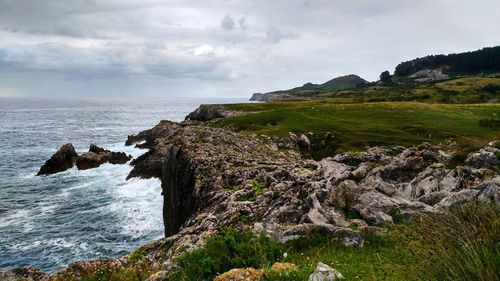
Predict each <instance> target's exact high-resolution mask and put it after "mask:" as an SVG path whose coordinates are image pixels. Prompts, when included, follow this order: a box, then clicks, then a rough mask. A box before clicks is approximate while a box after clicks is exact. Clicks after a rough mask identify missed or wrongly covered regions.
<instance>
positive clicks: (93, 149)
mask: <svg viewBox="0 0 500 281" xmlns="http://www.w3.org/2000/svg"><path fill="white" fill-rule="evenodd" d="M130 159H132V156H130V155H127V154H125V153H123V152H112V151H109V150H106V149H104V148H101V147H98V146H97V145H95V144H90V148H89V151H88V152H86V153H84V154H82V155H80V156H78V154H77V153H76V151H75V148H74V147H73V145H72V144H71V143H67V144H65V145H63V146H61V148H60V149H59V150H58V151H57V152H56V153H54V155H52V157H51V158H50V159H49V160H47V161H46V162H45V164H44V165H43V166H42V167H41V168H40V171H39V172H38V174H37V176H40V175H49V174H55V173H59V172H63V171H66V170H67V169H70V168H73V166H74V165H75V164H76V167H77V168H78V170H86V169H92V168H97V167H99V166H100V165H101V164H104V163H111V164H125V163H127V162H128V161H129V160H130Z"/></svg>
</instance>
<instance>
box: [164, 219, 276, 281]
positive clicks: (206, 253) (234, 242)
mask: <svg viewBox="0 0 500 281" xmlns="http://www.w3.org/2000/svg"><path fill="white" fill-rule="evenodd" d="M283 252H284V246H283V245H282V244H280V243H278V242H276V241H273V240H270V239H269V238H267V237H265V235H260V236H256V235H254V234H253V233H251V232H248V231H243V232H242V231H239V230H237V229H231V228H228V229H222V230H221V231H220V232H219V233H218V234H216V235H214V236H211V237H210V238H208V239H207V241H206V244H205V247H204V248H203V249H197V250H194V251H191V252H187V253H185V254H183V255H182V256H181V257H179V259H178V260H177V261H178V264H179V268H181V269H180V270H179V272H177V274H176V276H175V277H174V280H213V278H214V277H215V276H216V275H217V274H220V273H224V272H226V271H228V270H230V269H232V268H242V267H254V268H261V267H264V266H267V265H270V264H272V263H273V262H275V261H277V260H278V259H279V257H281V256H282V254H283Z"/></svg>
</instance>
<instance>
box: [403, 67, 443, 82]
mask: <svg viewBox="0 0 500 281" xmlns="http://www.w3.org/2000/svg"><path fill="white" fill-rule="evenodd" d="M445 69H446V67H438V68H436V69H422V70H420V71H417V72H415V73H413V74H412V75H410V76H408V78H410V79H413V80H415V81H416V82H428V81H436V80H445V79H449V78H450V77H449V76H448V75H446V74H444V73H443V71H444V70H445Z"/></svg>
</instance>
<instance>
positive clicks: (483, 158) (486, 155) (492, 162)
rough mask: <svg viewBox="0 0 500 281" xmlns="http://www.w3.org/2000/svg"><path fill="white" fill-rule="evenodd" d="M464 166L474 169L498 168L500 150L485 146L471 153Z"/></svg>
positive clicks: (499, 164)
mask: <svg viewBox="0 0 500 281" xmlns="http://www.w3.org/2000/svg"><path fill="white" fill-rule="evenodd" d="M465 164H466V165H468V166H471V167H474V168H493V169H495V168H499V167H500V149H497V148H495V147H493V146H487V147H485V148H482V149H480V150H479V151H477V152H472V153H471V154H469V156H467V159H465Z"/></svg>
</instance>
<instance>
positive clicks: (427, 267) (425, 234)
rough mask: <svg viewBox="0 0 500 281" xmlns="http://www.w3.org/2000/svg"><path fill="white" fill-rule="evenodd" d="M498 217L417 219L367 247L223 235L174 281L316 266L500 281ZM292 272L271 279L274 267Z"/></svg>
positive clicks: (301, 274)
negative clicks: (242, 270)
mask: <svg viewBox="0 0 500 281" xmlns="http://www.w3.org/2000/svg"><path fill="white" fill-rule="evenodd" d="M499 214H500V209H499V207H498V206H497V205H488V204H483V205H478V204H473V205H466V206H464V207H463V208H460V209H456V210H453V211H452V212H449V213H446V214H444V215H432V216H423V217H421V218H417V219H415V220H412V221H405V222H404V223H403V224H396V225H393V226H389V231H388V233H386V234H379V235H374V234H371V235H368V236H367V237H366V241H365V246H364V247H363V248H361V249H354V248H350V247H345V246H343V245H342V244H341V243H340V241H338V239H336V238H334V237H332V236H331V235H329V234H326V233H313V234H311V235H308V236H307V237H303V238H300V239H297V240H293V241H289V242H287V243H284V244H282V243H278V242H276V241H272V240H270V239H268V238H266V237H264V236H262V235H261V236H255V235H253V234H251V233H249V232H241V231H238V230H236V229H224V230H223V231H222V232H220V233H219V234H216V235H214V236H212V237H211V238H209V239H208V240H207V243H206V245H205V248H201V249H198V250H194V251H192V252H189V253H186V254H184V255H182V256H181V257H180V258H179V260H178V261H179V265H180V268H181V269H180V271H179V272H178V273H177V275H176V276H175V278H174V280H213V278H214V277H215V276H216V275H218V274H220V273H223V272H226V271H228V270H230V269H232V268H242V267H254V268H261V269H263V270H264V277H265V278H264V280H268V281H269V280H271V281H276V280H290V281H294V280H307V278H308V276H309V274H311V272H313V271H314V268H315V266H316V264H317V263H318V262H319V261H321V262H323V263H326V264H328V265H330V266H332V267H334V268H336V269H337V270H339V271H340V272H341V273H342V275H343V276H344V277H345V278H346V280H440V281H441V280H442V281H447V280H491V281H495V280H500V279H499V278H500V273H499V270H498V269H499V268H500V254H499V253H500V252H499V250H500V244H499V241H500V220H499ZM277 261H279V262H292V263H294V264H296V265H297V266H298V270H297V271H292V272H288V273H281V274H278V273H273V272H271V271H270V266H271V265H272V264H273V263H274V262H277Z"/></svg>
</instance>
